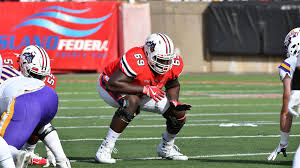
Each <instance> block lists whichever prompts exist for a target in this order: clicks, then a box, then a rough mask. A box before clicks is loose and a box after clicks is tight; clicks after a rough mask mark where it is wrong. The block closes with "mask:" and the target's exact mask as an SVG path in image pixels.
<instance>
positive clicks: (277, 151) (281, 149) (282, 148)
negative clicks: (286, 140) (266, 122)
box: [268, 143, 288, 160]
mask: <svg viewBox="0 0 300 168" xmlns="http://www.w3.org/2000/svg"><path fill="white" fill-rule="evenodd" d="M287 146H288V144H286V145H283V146H281V145H280V143H279V145H278V146H277V147H276V148H275V150H274V151H273V152H272V153H271V154H270V156H269V157H268V160H275V159H276V157H277V155H278V154H280V152H282V154H283V156H284V157H286V156H287V154H286V148H287Z"/></svg>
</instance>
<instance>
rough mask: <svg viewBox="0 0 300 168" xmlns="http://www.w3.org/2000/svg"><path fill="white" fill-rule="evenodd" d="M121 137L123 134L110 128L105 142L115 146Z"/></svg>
mask: <svg viewBox="0 0 300 168" xmlns="http://www.w3.org/2000/svg"><path fill="white" fill-rule="evenodd" d="M120 135H121V133H117V132H115V131H114V130H112V129H111V128H109V129H108V132H107V136H106V138H105V140H106V141H107V142H108V143H109V144H115V143H116V141H117V139H118V138H119V136H120Z"/></svg>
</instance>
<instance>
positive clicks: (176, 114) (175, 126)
mask: <svg viewBox="0 0 300 168" xmlns="http://www.w3.org/2000/svg"><path fill="white" fill-rule="evenodd" d="M163 116H164V118H165V119H167V121H166V124H167V130H168V131H169V132H170V133H174V134H177V133H178V132H179V131H180V129H181V128H182V127H183V126H184V124H185V121H186V114H185V111H175V110H171V109H169V110H167V111H166V112H165V113H164V114H163Z"/></svg>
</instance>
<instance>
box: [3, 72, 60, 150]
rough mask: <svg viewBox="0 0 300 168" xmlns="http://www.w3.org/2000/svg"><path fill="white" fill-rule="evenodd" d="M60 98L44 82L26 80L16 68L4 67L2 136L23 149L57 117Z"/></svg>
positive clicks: (32, 79) (9, 142)
mask: <svg viewBox="0 0 300 168" xmlns="http://www.w3.org/2000/svg"><path fill="white" fill-rule="evenodd" d="M57 108H58V97H57V94H56V92H55V91H54V90H53V89H52V88H50V87H48V86H45V84H44V82H43V81H40V80H38V79H34V78H27V77H24V76H23V75H22V74H21V73H20V72H19V71H17V70H16V69H14V68H13V67H12V66H3V68H2V75H1V79H0V114H1V118H0V136H2V137H3V138H4V139H5V141H6V142H7V143H8V144H9V145H12V146H14V147H16V148H17V149H20V148H21V147H22V146H23V145H24V143H25V142H26V141H27V140H28V138H29V137H30V136H31V134H32V133H33V131H34V130H35V129H39V128H41V127H43V126H45V125H46V124H48V123H49V122H50V121H51V120H52V119H53V118H54V116H55V115H56V112H57Z"/></svg>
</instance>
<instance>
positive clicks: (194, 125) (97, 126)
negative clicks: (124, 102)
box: [55, 122, 300, 129]
mask: <svg viewBox="0 0 300 168" xmlns="http://www.w3.org/2000/svg"><path fill="white" fill-rule="evenodd" d="M220 124H224V123H207V124H185V125H184V126H185V127H198V126H220ZM236 124H240V125H242V124H243V123H236ZM248 124H250V123H248ZM251 124H257V125H279V124H280V123H279V122H268V123H256V122H253V123H251ZM293 125H300V122H294V123H293ZM127 127H129V128H164V127H166V125H128V126H127ZM55 128H57V129H81V128H109V125H96V126H94V125H93V126H68V127H55Z"/></svg>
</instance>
